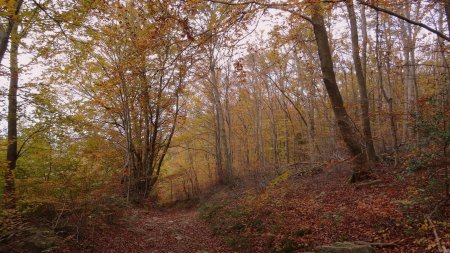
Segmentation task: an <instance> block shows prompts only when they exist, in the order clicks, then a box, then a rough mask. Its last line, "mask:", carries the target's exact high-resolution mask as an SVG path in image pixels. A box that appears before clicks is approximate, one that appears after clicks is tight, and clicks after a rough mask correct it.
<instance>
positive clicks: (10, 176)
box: [4, 24, 19, 209]
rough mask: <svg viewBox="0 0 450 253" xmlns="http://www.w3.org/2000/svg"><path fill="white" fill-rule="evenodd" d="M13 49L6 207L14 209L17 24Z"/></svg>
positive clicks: (12, 40)
mask: <svg viewBox="0 0 450 253" xmlns="http://www.w3.org/2000/svg"><path fill="white" fill-rule="evenodd" d="M11 34H12V39H11V51H10V71H11V77H10V83H9V93H8V147H7V151H6V158H7V161H8V166H7V168H6V172H5V192H4V200H5V208H7V209H14V208H15V207H16V193H15V182H14V170H15V169H16V163H17V90H18V83H19V66H18V62H17V55H18V53H19V52H18V51H19V38H18V36H17V35H18V34H17V24H16V25H15V26H14V27H13V28H12V31H11Z"/></svg>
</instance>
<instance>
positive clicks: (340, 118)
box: [311, 3, 369, 182]
mask: <svg viewBox="0 0 450 253" xmlns="http://www.w3.org/2000/svg"><path fill="white" fill-rule="evenodd" d="M321 12H322V10H321V9H320V3H316V4H314V5H313V14H312V18H311V23H312V25H313V30H314V36H315V39H316V43H317V51H318V54H319V59H320V67H321V70H322V75H323V81H324V84H325V88H326V90H327V93H328V96H329V99H330V102H331V105H332V107H333V112H334V115H335V118H336V121H337V125H338V128H339V131H340V133H341V135H342V138H343V140H344V142H345V144H346V146H347V148H348V150H349V151H350V153H351V154H352V155H353V156H354V158H353V164H354V167H353V176H352V178H351V181H352V182H354V181H358V180H362V179H364V178H366V177H367V176H368V174H369V169H368V167H367V159H366V157H365V156H364V155H363V154H362V148H361V145H360V143H359V140H358V138H357V137H356V136H357V135H356V131H355V128H354V126H353V124H352V122H351V120H350V117H349V115H348V114H347V110H346V109H345V107H344V101H343V100H342V96H341V93H340V92H339V88H338V85H337V82H336V75H335V73H334V66H333V59H332V55H331V50H330V45H329V43H328V34H327V30H326V28H325V23H324V17H323V14H322V13H321Z"/></svg>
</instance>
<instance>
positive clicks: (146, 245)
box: [61, 209, 228, 253]
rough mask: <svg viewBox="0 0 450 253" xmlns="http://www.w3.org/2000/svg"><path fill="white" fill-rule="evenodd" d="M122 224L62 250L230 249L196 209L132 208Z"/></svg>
mask: <svg viewBox="0 0 450 253" xmlns="http://www.w3.org/2000/svg"><path fill="white" fill-rule="evenodd" d="M124 217H125V218H124V220H123V221H122V222H121V224H120V225H117V226H114V227H112V226H109V227H105V228H100V229H99V230H96V231H92V235H91V236H90V237H89V238H87V240H86V241H85V242H84V244H85V245H84V246H83V247H82V246H80V245H79V246H76V245H71V246H67V247H65V248H64V249H61V252H173V253H184V252H199V253H200V252H203V253H205V252H228V251H227V250H226V247H225V246H224V244H223V243H222V242H221V241H220V240H219V238H217V237H214V236H213V234H212V231H211V229H210V227H209V226H208V225H207V224H205V223H204V222H203V221H202V220H200V219H199V218H198V213H197V211H196V210H194V209H189V210H187V209H180V210H156V209H152V210H150V211H146V210H143V209H134V210H129V212H128V213H127V214H126V215H125V216H124Z"/></svg>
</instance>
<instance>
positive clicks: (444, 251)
mask: <svg viewBox="0 0 450 253" xmlns="http://www.w3.org/2000/svg"><path fill="white" fill-rule="evenodd" d="M426 218H427V220H428V222H429V223H430V225H431V228H432V229H433V235H434V239H435V241H436V245H437V246H438V250H439V252H442V253H450V252H449V251H448V250H447V248H446V247H445V245H444V244H442V243H441V238H440V237H439V235H438V233H437V231H436V227H435V226H434V224H433V221H432V220H431V218H430V216H429V215H427V217H426Z"/></svg>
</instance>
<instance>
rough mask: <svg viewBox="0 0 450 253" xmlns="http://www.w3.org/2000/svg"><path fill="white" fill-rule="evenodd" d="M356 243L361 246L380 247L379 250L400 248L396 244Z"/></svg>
mask: <svg viewBox="0 0 450 253" xmlns="http://www.w3.org/2000/svg"><path fill="white" fill-rule="evenodd" d="M354 243H355V244H360V245H369V246H373V247H378V248H394V247H397V246H398V245H397V244H396V242H363V241H355V242H354Z"/></svg>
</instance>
